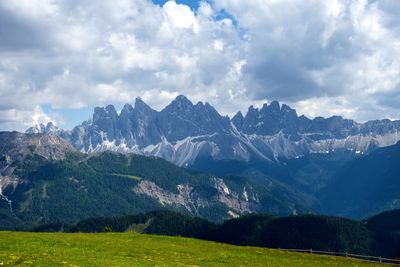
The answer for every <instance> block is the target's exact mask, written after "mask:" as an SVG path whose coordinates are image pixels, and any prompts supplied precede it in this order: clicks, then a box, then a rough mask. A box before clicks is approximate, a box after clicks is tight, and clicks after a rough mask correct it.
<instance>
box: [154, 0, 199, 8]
mask: <svg viewBox="0 0 400 267" xmlns="http://www.w3.org/2000/svg"><path fill="white" fill-rule="evenodd" d="M152 1H153V3H155V4H158V5H164V4H165V2H167V0H152ZM199 2H200V1H195V0H177V1H176V3H178V4H184V5H187V6H190V7H191V8H192V9H194V10H196V9H197V8H198V7H199Z"/></svg>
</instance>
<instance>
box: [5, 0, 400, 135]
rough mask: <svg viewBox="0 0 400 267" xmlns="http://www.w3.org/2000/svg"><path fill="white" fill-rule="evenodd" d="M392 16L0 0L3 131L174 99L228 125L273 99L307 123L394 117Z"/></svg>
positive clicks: (292, 5)
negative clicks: (43, 113) (54, 112)
mask: <svg viewBox="0 0 400 267" xmlns="http://www.w3.org/2000/svg"><path fill="white" fill-rule="evenodd" d="M398 7H399V5H398V3H397V1H396V0H382V1H373V0H370V1H366V0H364V1H352V0H332V1H319V0H307V1H304V0H295V1H293V0H279V1H278V0H249V1H241V0H215V1H214V2H213V3H212V4H209V3H207V2H205V1H202V2H201V3H200V4H199V8H198V10H195V11H193V10H191V9H190V8H189V7H188V6H185V5H182V4H177V3H176V2H175V1H169V2H167V3H166V4H165V5H164V6H158V5H155V4H153V3H152V2H151V1H150V0H104V1H101V2H93V1H89V0H84V1H61V0H58V1H55V0H30V1H28V0H23V1H22V0H21V1H13V0H3V1H1V2H0V36H2V38H0V129H21V128H23V127H25V124H26V123H28V122H29V120H30V119H29V118H30V117H29V116H28V115H21V114H28V113H29V112H33V111H34V110H35V109H36V107H37V106H43V105H49V104H50V105H51V106H52V107H53V108H55V109H57V108H81V107H87V106H93V105H105V104H109V103H113V104H122V103H125V102H133V100H134V98H135V97H137V96H141V97H142V98H143V99H144V100H145V101H146V102H148V103H149V104H150V105H152V106H154V107H155V108H156V109H161V108H162V107H163V106H165V105H166V104H167V103H168V102H169V101H170V100H171V99H172V98H173V97H174V96H176V95H177V94H185V95H187V96H188V97H189V98H190V99H192V100H193V101H209V102H210V103H211V104H213V105H214V106H215V107H216V108H217V109H218V110H220V111H221V112H222V113H224V114H233V113H235V111H237V110H242V111H246V110H247V107H248V106H249V105H251V104H259V103H261V102H262V101H265V100H269V101H270V100H273V99H277V100H280V101H283V102H287V103H289V104H291V105H293V106H295V107H298V108H299V109H300V111H299V113H306V115H310V116H314V115H325V116H329V115H333V114H338V115H344V116H347V117H351V118H355V119H360V120H366V119H373V118H381V117H384V116H387V117H390V118H398V117H400V116H399V107H398V104H397V103H398V101H400V19H399V13H398V11H396V10H399V9H398ZM222 10H223V12H222ZM221 12H222V13H221ZM2 25H6V27H1V26H2ZM3 37H4V38H3ZM227 100H229V101H227ZM323 107H325V108H323ZM326 107H329V108H326ZM320 109H321V111H320V112H318V110H320ZM13 114H14V115H13ZM7 116H14V117H15V118H19V122H18V120H13V122H12V123H9V122H7V123H6V121H10V119H8V118H7ZM50 117H52V119H55V120H60V117H59V116H50ZM82 119H83V118H82ZM31 122H32V121H31Z"/></svg>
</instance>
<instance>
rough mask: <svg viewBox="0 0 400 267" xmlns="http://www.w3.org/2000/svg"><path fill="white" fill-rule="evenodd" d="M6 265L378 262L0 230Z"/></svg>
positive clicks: (182, 241) (0, 254)
mask: <svg viewBox="0 0 400 267" xmlns="http://www.w3.org/2000/svg"><path fill="white" fill-rule="evenodd" d="M0 265H3V266H70V267H73V266H318V267H319V266H329V267H332V266H378V264H370V263H364V262H360V261H357V260H350V259H346V258H340V257H329V256H318V255H310V254H301V253H291V252H283V251H278V250H273V249H265V248H256V247H238V246H231V245H226V244H219V243H215V242H207V241H201V240H196V239H190V238H181V237H167V236H155V235H143V234H136V233H105V234H81V233H78V234H66V233H24V232H0Z"/></svg>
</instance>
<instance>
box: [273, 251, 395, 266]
mask: <svg viewBox="0 0 400 267" xmlns="http://www.w3.org/2000/svg"><path fill="white" fill-rule="evenodd" d="M279 250H282V251H289V252H301V253H310V254H319V255H329V256H339V257H346V258H353V259H358V260H362V261H368V262H379V263H386V264H391V265H396V266H400V260H396V259H388V258H383V257H376V256H367V255H358V254H352V253H347V252H330V251H320V250H313V249H283V248H279Z"/></svg>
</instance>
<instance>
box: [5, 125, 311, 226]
mask: <svg viewBox="0 0 400 267" xmlns="http://www.w3.org/2000/svg"><path fill="white" fill-rule="evenodd" d="M5 137H7V138H10V140H9V144H13V143H15V144H16V145H15V146H9V145H7V146H2V147H0V148H1V150H0V156H1V157H0V159H1V160H0V163H1V164H2V166H5V167H4V168H3V169H2V170H3V171H2V173H1V176H0V185H1V187H0V188H1V191H0V192H1V197H2V200H1V203H2V204H1V206H0V207H2V209H1V210H2V213H4V214H5V216H7V218H8V219H6V220H5V221H6V222H7V221H9V219H11V217H12V218H14V219H17V220H19V221H20V223H21V224H22V226H23V224H25V223H26V224H42V223H46V222H54V221H64V222H76V221H77V220H81V219H83V218H87V217H96V216H113V215H121V214H126V213H137V212H145V211H150V210H154V209H159V208H168V209H172V210H176V211H181V212H184V213H186V214H192V215H196V216H201V217H204V218H208V219H210V220H213V221H222V220H224V219H226V218H231V217H233V216H238V215H240V214H246V213H250V212H271V213H276V214H292V213H293V212H309V211H310V210H311V208H310V207H311V206H312V203H313V201H314V200H313V199H307V197H306V196H304V198H303V197H302V196H299V195H296V194H295V193H294V192H292V191H291V190H289V189H288V188H286V187H285V186H280V185H274V186H273V187H271V186H270V185H268V184H262V183H256V182H254V181H252V180H250V179H247V178H244V177H239V176H226V177H220V176H215V175H210V174H206V173H200V172H193V171H188V170H186V169H183V168H180V167H177V166H175V165H173V164H171V163H169V162H167V161H165V160H163V159H161V158H154V157H144V156H140V155H135V154H118V153H115V152H102V153H92V154H82V153H80V152H78V151H76V150H75V149H73V148H72V147H71V146H70V145H69V144H68V143H66V142H65V141H63V139H61V138H59V137H57V136H56V135H43V134H11V135H10V134H9V133H0V139H1V138H5ZM20 140H25V141H24V142H20ZM38 140H40V142H39V141H38ZM46 140H47V141H48V142H47V143H46V142H45V141H46ZM50 141H52V142H50ZM35 142H36V143H37V145H36V146H32V145H31V144H33V143H35ZM52 143H55V147H53V146H52V145H51V144H52ZM65 144H66V145H65ZM63 145H65V146H63ZM15 151H17V152H15ZM276 192H280V196H277V194H276ZM6 204H7V205H6ZM6 222H5V224H4V225H1V226H2V227H6V226H7V225H8V226H7V227H9V224H6Z"/></svg>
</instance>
